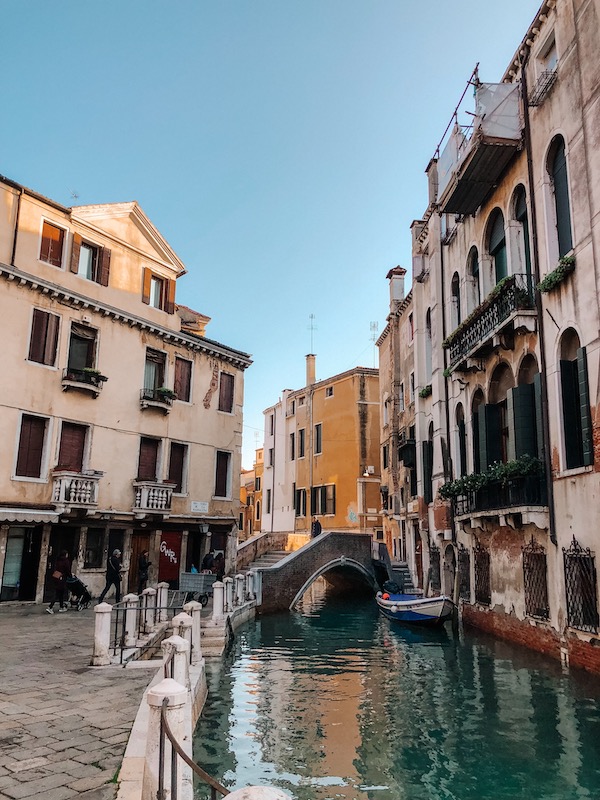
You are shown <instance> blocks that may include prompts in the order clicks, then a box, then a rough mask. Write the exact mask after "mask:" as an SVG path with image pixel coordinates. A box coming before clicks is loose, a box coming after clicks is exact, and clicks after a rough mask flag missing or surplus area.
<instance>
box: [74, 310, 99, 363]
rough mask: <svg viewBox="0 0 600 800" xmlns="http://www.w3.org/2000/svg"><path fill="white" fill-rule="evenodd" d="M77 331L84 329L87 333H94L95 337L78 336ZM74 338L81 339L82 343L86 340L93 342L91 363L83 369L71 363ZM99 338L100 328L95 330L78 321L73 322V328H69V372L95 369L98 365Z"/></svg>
mask: <svg viewBox="0 0 600 800" xmlns="http://www.w3.org/2000/svg"><path fill="white" fill-rule="evenodd" d="M77 329H83V330H85V331H89V332H90V333H93V334H94V335H93V336H81V335H80V336H78V335H77ZM73 338H76V339H77V338H79V340H80V341H82V340H84V339H85V340H86V341H90V342H92V343H93V344H92V347H91V356H90V359H89V361H90V363H89V364H85V366H83V367H77V366H74V365H73V364H72V362H71V346H72V343H73ZM99 338H100V331H99V329H98V328H93V327H92V326H91V325H86V324H85V323H83V322H79V321H78V320H71V326H70V328H69V346H68V349H67V369H68V370H74V371H78V370H84V369H95V367H96V364H97V362H98V350H99V347H98V345H99Z"/></svg>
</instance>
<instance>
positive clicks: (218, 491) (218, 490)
mask: <svg viewBox="0 0 600 800" xmlns="http://www.w3.org/2000/svg"><path fill="white" fill-rule="evenodd" d="M230 463H231V453H226V452H223V451H222V450H217V462H216V468H215V497H228V496H229V465H230Z"/></svg>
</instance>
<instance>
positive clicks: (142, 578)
mask: <svg viewBox="0 0 600 800" xmlns="http://www.w3.org/2000/svg"><path fill="white" fill-rule="evenodd" d="M149 555H150V553H149V551H148V550H144V551H143V552H142V554H141V555H140V557H139V559H138V587H137V588H138V590H137V593H138V594H141V593H142V592H143V591H144V589H145V588H146V584H147V583H148V570H149V569H150V567H151V566H152V562H150V561H148V556H149ZM117 602H118V601H117Z"/></svg>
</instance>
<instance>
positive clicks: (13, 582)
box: [0, 526, 42, 602]
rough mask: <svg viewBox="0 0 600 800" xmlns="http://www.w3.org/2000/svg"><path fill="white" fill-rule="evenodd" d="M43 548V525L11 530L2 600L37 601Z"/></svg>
mask: <svg viewBox="0 0 600 800" xmlns="http://www.w3.org/2000/svg"><path fill="white" fill-rule="evenodd" d="M41 549H42V529H41V528H40V527H20V526H15V527H11V528H9V529H8V539H7V541H6V555H5V558H4V570H3V573H2V588H1V589H0V602H1V601H9V600H35V592H36V588H37V577H38V568H39V564H40V553H41Z"/></svg>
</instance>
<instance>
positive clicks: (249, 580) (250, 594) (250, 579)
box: [246, 569, 256, 600]
mask: <svg viewBox="0 0 600 800" xmlns="http://www.w3.org/2000/svg"><path fill="white" fill-rule="evenodd" d="M255 574H256V573H255V572H254V570H253V569H251V570H250V571H249V572H247V573H246V597H247V599H248V600H254V599H255V598H256V595H255V594H254V577H255Z"/></svg>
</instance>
